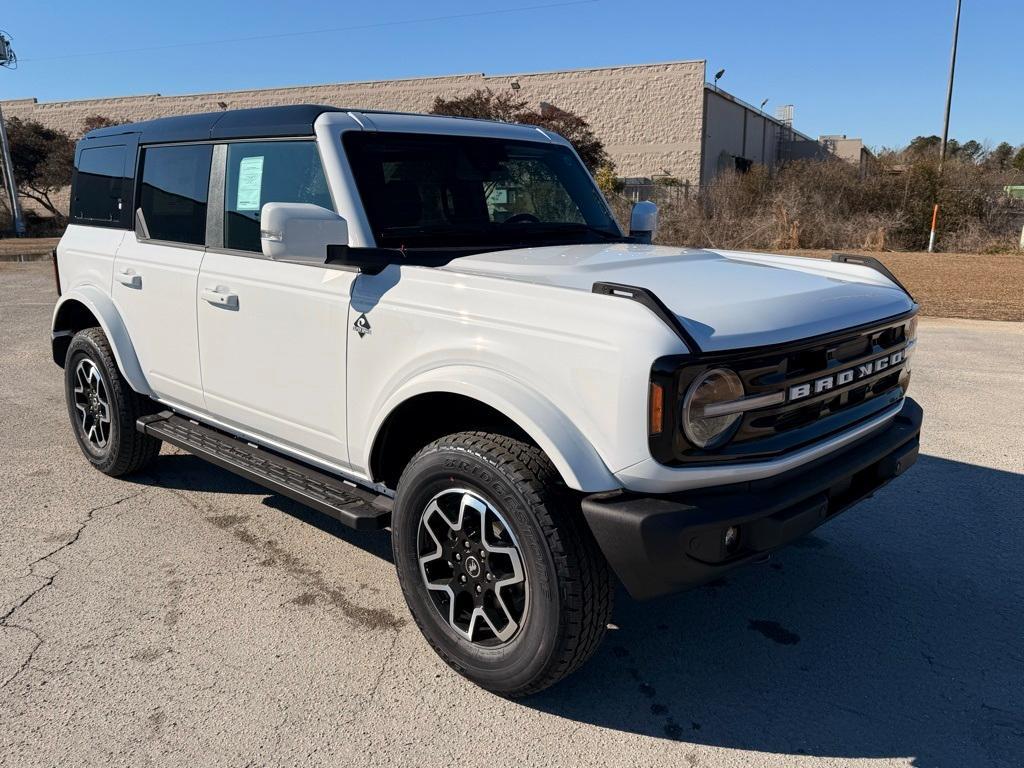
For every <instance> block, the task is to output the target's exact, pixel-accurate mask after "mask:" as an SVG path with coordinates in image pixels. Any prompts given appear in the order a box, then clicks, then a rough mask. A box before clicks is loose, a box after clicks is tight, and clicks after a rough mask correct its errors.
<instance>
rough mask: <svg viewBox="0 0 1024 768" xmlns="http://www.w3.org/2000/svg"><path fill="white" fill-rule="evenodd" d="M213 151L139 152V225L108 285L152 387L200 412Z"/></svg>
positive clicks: (197, 147)
mask: <svg viewBox="0 0 1024 768" xmlns="http://www.w3.org/2000/svg"><path fill="white" fill-rule="evenodd" d="M212 152H213V147H212V145H210V144H178V145H168V146H152V147H143V148H142V150H141V152H140V156H139V168H138V171H137V175H136V187H137V190H138V191H137V193H136V196H135V200H136V202H135V210H136V211H141V216H140V217H139V218H140V220H141V221H143V222H144V226H142V227H140V228H136V230H135V231H129V232H127V233H126V234H125V237H124V240H123V241H122V243H121V247H120V248H119V249H118V252H117V257H116V258H115V260H114V277H113V285H112V288H111V295H112V296H113V298H114V303H115V304H116V305H117V307H118V309H119V310H120V312H121V316H122V317H123V318H124V321H125V325H126V326H127V328H128V332H129V334H130V336H131V339H132V343H133V344H134V345H135V352H136V355H137V356H138V358H139V363H140V365H141V366H142V370H143V372H144V373H145V375H146V379H147V381H148V382H149V385H150V387H151V388H152V389H153V391H154V392H155V393H156V394H157V395H159V396H160V397H161V398H162V399H164V400H167V401H169V402H171V403H180V404H183V405H186V406H190V407H192V408H199V409H202V408H203V406H204V401H203V389H202V382H201V380H200V375H199V337H198V328H197V324H196V284H197V281H198V279H199V266H200V264H202V261H203V253H204V251H205V238H206V217H207V202H208V198H209V182H210V159H211V156H212Z"/></svg>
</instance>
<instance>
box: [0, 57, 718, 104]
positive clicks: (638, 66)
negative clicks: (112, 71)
mask: <svg viewBox="0 0 1024 768" xmlns="http://www.w3.org/2000/svg"><path fill="white" fill-rule="evenodd" d="M706 62H707V60H706V59H678V60H673V61H656V62H648V63H645V64H617V65H614V66H605V67H577V68H571V69H548V70H538V71H534V72H502V73H497V74H493V75H488V74H487V73H486V72H456V73H454V74H448V75H418V76H416V77H399V78H385V79H380V80H338V81H334V82H330V83H302V84H298V85H269V86H263V87H261V88H236V89H234V90H219V91H192V92H188V93H172V94H164V93H138V94H124V95H120V96H96V97H91V98H86V99H57V100H54V101H39V100H38V99H37V98H34V97H26V98H23V99H10V100H6V99H0V105H8V104H11V105H13V104H19V103H25V102H29V103H33V104H35V105H37V106H42V107H46V106H53V105H58V104H87V103H90V102H104V101H124V100H126V99H152V98H160V99H187V98H194V97H199V96H209V97H213V96H224V95H229V94H232V93H266V92H268V91H295V90H304V89H307V88H332V87H337V86H346V85H380V84H383V83H413V82H418V81H421V80H457V79H459V78H467V77H482V78H484V79H498V78H509V77H533V76H537V75H557V74H563V73H564V74H569V73H573V72H599V71H602V70H608V71H615V70H623V69H647V68H653V67H665V66H671V65H675V64H706Z"/></svg>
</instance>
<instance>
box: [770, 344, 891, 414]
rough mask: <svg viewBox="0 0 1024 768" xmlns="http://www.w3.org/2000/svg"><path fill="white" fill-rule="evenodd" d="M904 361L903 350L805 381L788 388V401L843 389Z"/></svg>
mask: <svg viewBox="0 0 1024 768" xmlns="http://www.w3.org/2000/svg"><path fill="white" fill-rule="evenodd" d="M903 360H904V350H902V349H900V350H897V351H895V352H892V353H890V354H888V355H883V356H882V357H877V358H875V359H874V360H869V361H868V362H866V363H862V364H860V365H858V366H856V367H855V368H848V369H846V370H843V371H839V372H838V373H833V374H830V375H828V376H822V377H820V378H817V379H812V380H811V381H805V382H804V383H802V384H794V385H793V386H791V387H790V388H789V397H788V399H789V401H790V402H792V401H793V400H802V399H803V398H805V397H810V396H811V395H820V394H822V393H824V392H829V391H831V390H833V389H836V388H837V387H844V386H847V385H848V384H853V383H855V382H857V381H860V380H861V379H865V378H867V377H868V376H873V375H875V374H876V373H881V372H882V371H885V370H888V369H889V368H896V367H897V366H899V365H900V364H901V363H902V362H903Z"/></svg>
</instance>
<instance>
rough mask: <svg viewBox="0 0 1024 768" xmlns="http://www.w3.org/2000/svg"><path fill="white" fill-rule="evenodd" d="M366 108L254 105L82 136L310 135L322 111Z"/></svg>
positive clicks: (146, 139)
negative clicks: (255, 106)
mask: <svg viewBox="0 0 1024 768" xmlns="http://www.w3.org/2000/svg"><path fill="white" fill-rule="evenodd" d="M371 111H374V110H367V109H359V110H352V109H342V108H340V107H329V106H324V105H322V104H294V105H289V106H283V107H257V108H254V109H229V110H223V111H220V112H203V113H200V114H195V115H181V116H178V117H161V118H158V119H156V120H146V121H145V122H141V123H126V124H125V125H112V126H109V127H107V128H97V129H96V130H94V131H89V132H88V133H87V134H85V136H84V137H83V139H84V140H88V139H98V138H103V137H107V136H118V135H121V134H126V133H132V134H138V136H139V143H141V144H155V143H158V142H167V141H204V140H209V139H243V138H262V137H269V136H312V135H313V123H314V122H315V121H316V119H317V118H318V117H319V116H320V115H322V114H323V113H324V112H371Z"/></svg>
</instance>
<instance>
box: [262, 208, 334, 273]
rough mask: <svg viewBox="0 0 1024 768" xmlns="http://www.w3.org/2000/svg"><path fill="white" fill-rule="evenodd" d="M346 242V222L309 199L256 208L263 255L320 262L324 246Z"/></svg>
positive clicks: (325, 251)
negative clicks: (258, 215)
mask: <svg viewBox="0 0 1024 768" xmlns="http://www.w3.org/2000/svg"><path fill="white" fill-rule="evenodd" d="M347 243H348V224H347V223H346V221H345V220H344V219H343V218H342V217H341V216H339V215H338V214H336V213H335V212H334V211H329V210H327V209H326V208H321V207H320V206H319V205H311V204H310V203H267V204H266V205H264V206H263V209H262V211H261V212H260V245H261V246H262V248H263V255H264V256H266V257H267V258H268V259H275V260H278V261H302V262H307V263H311V264H323V263H324V262H325V261H327V246H329V245H345V244H347Z"/></svg>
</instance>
